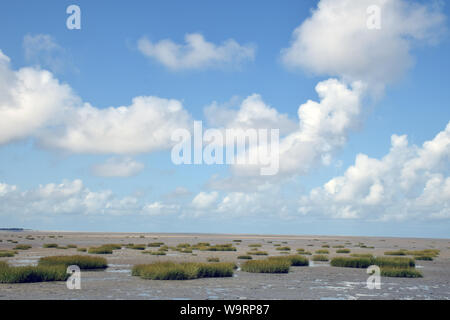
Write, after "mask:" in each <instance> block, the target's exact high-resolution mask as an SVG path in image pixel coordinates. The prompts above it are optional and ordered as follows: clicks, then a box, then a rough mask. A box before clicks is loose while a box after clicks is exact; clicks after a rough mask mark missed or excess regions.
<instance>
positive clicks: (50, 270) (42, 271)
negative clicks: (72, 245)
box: [0, 261, 69, 283]
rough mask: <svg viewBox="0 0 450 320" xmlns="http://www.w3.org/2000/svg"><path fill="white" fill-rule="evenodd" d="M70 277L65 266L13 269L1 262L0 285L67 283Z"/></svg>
mask: <svg viewBox="0 0 450 320" xmlns="http://www.w3.org/2000/svg"><path fill="white" fill-rule="evenodd" d="M68 277H69V275H68V274H67V273H66V267H64V266H63V265H57V266H24V267H13V266H9V265H8V264H7V263H6V262H3V261H0V283H30V282H44V281H65V280H67V278H68Z"/></svg>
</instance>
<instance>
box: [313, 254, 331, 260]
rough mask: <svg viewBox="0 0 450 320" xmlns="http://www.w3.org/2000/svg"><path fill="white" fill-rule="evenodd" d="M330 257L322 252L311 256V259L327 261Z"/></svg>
mask: <svg viewBox="0 0 450 320" xmlns="http://www.w3.org/2000/svg"><path fill="white" fill-rule="evenodd" d="M329 260H330V259H329V258H328V257H327V256H326V255H323V254H315V255H313V256H312V261H329Z"/></svg>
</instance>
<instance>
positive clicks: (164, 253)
mask: <svg viewBox="0 0 450 320" xmlns="http://www.w3.org/2000/svg"><path fill="white" fill-rule="evenodd" d="M142 253H145V254H151V255H152V256H165V255H166V252H165V251H142Z"/></svg>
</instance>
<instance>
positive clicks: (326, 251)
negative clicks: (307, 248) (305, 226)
mask: <svg viewBox="0 0 450 320" xmlns="http://www.w3.org/2000/svg"><path fill="white" fill-rule="evenodd" d="M315 253H317V254H329V253H330V251H328V250H327V249H319V250H316V252H315Z"/></svg>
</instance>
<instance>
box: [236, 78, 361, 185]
mask: <svg viewBox="0 0 450 320" xmlns="http://www.w3.org/2000/svg"><path fill="white" fill-rule="evenodd" d="M365 90H366V86H365V85H364V84H362V83H360V82H354V83H353V84H352V85H351V86H347V85H345V84H344V83H343V82H341V81H339V80H336V79H329V80H326V81H322V82H319V83H318V84H317V86H316V91H317V94H318V96H319V99H320V101H319V102H316V101H312V100H308V101H307V102H306V103H304V104H302V105H301V106H300V107H299V108H298V117H299V124H298V128H297V130H295V131H293V132H291V133H290V134H288V135H287V136H286V137H284V138H282V139H281V140H280V145H279V160H280V168H279V173H280V174H279V177H289V176H292V175H293V174H305V173H307V172H308V171H309V170H310V169H311V168H312V167H315V166H317V165H318V164H320V163H322V164H325V165H327V164H329V163H330V158H331V156H332V155H333V153H334V152H336V151H337V150H339V149H340V148H341V147H343V146H344V144H345V142H346V141H347V137H348V134H349V133H350V131H351V130H352V129H354V128H356V127H357V126H358V125H359V122H360V118H361V111H362V100H363V97H364V93H365ZM233 173H234V174H235V175H237V176H249V175H250V176H258V175H259V173H260V171H259V167H256V166H247V165H235V166H233Z"/></svg>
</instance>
